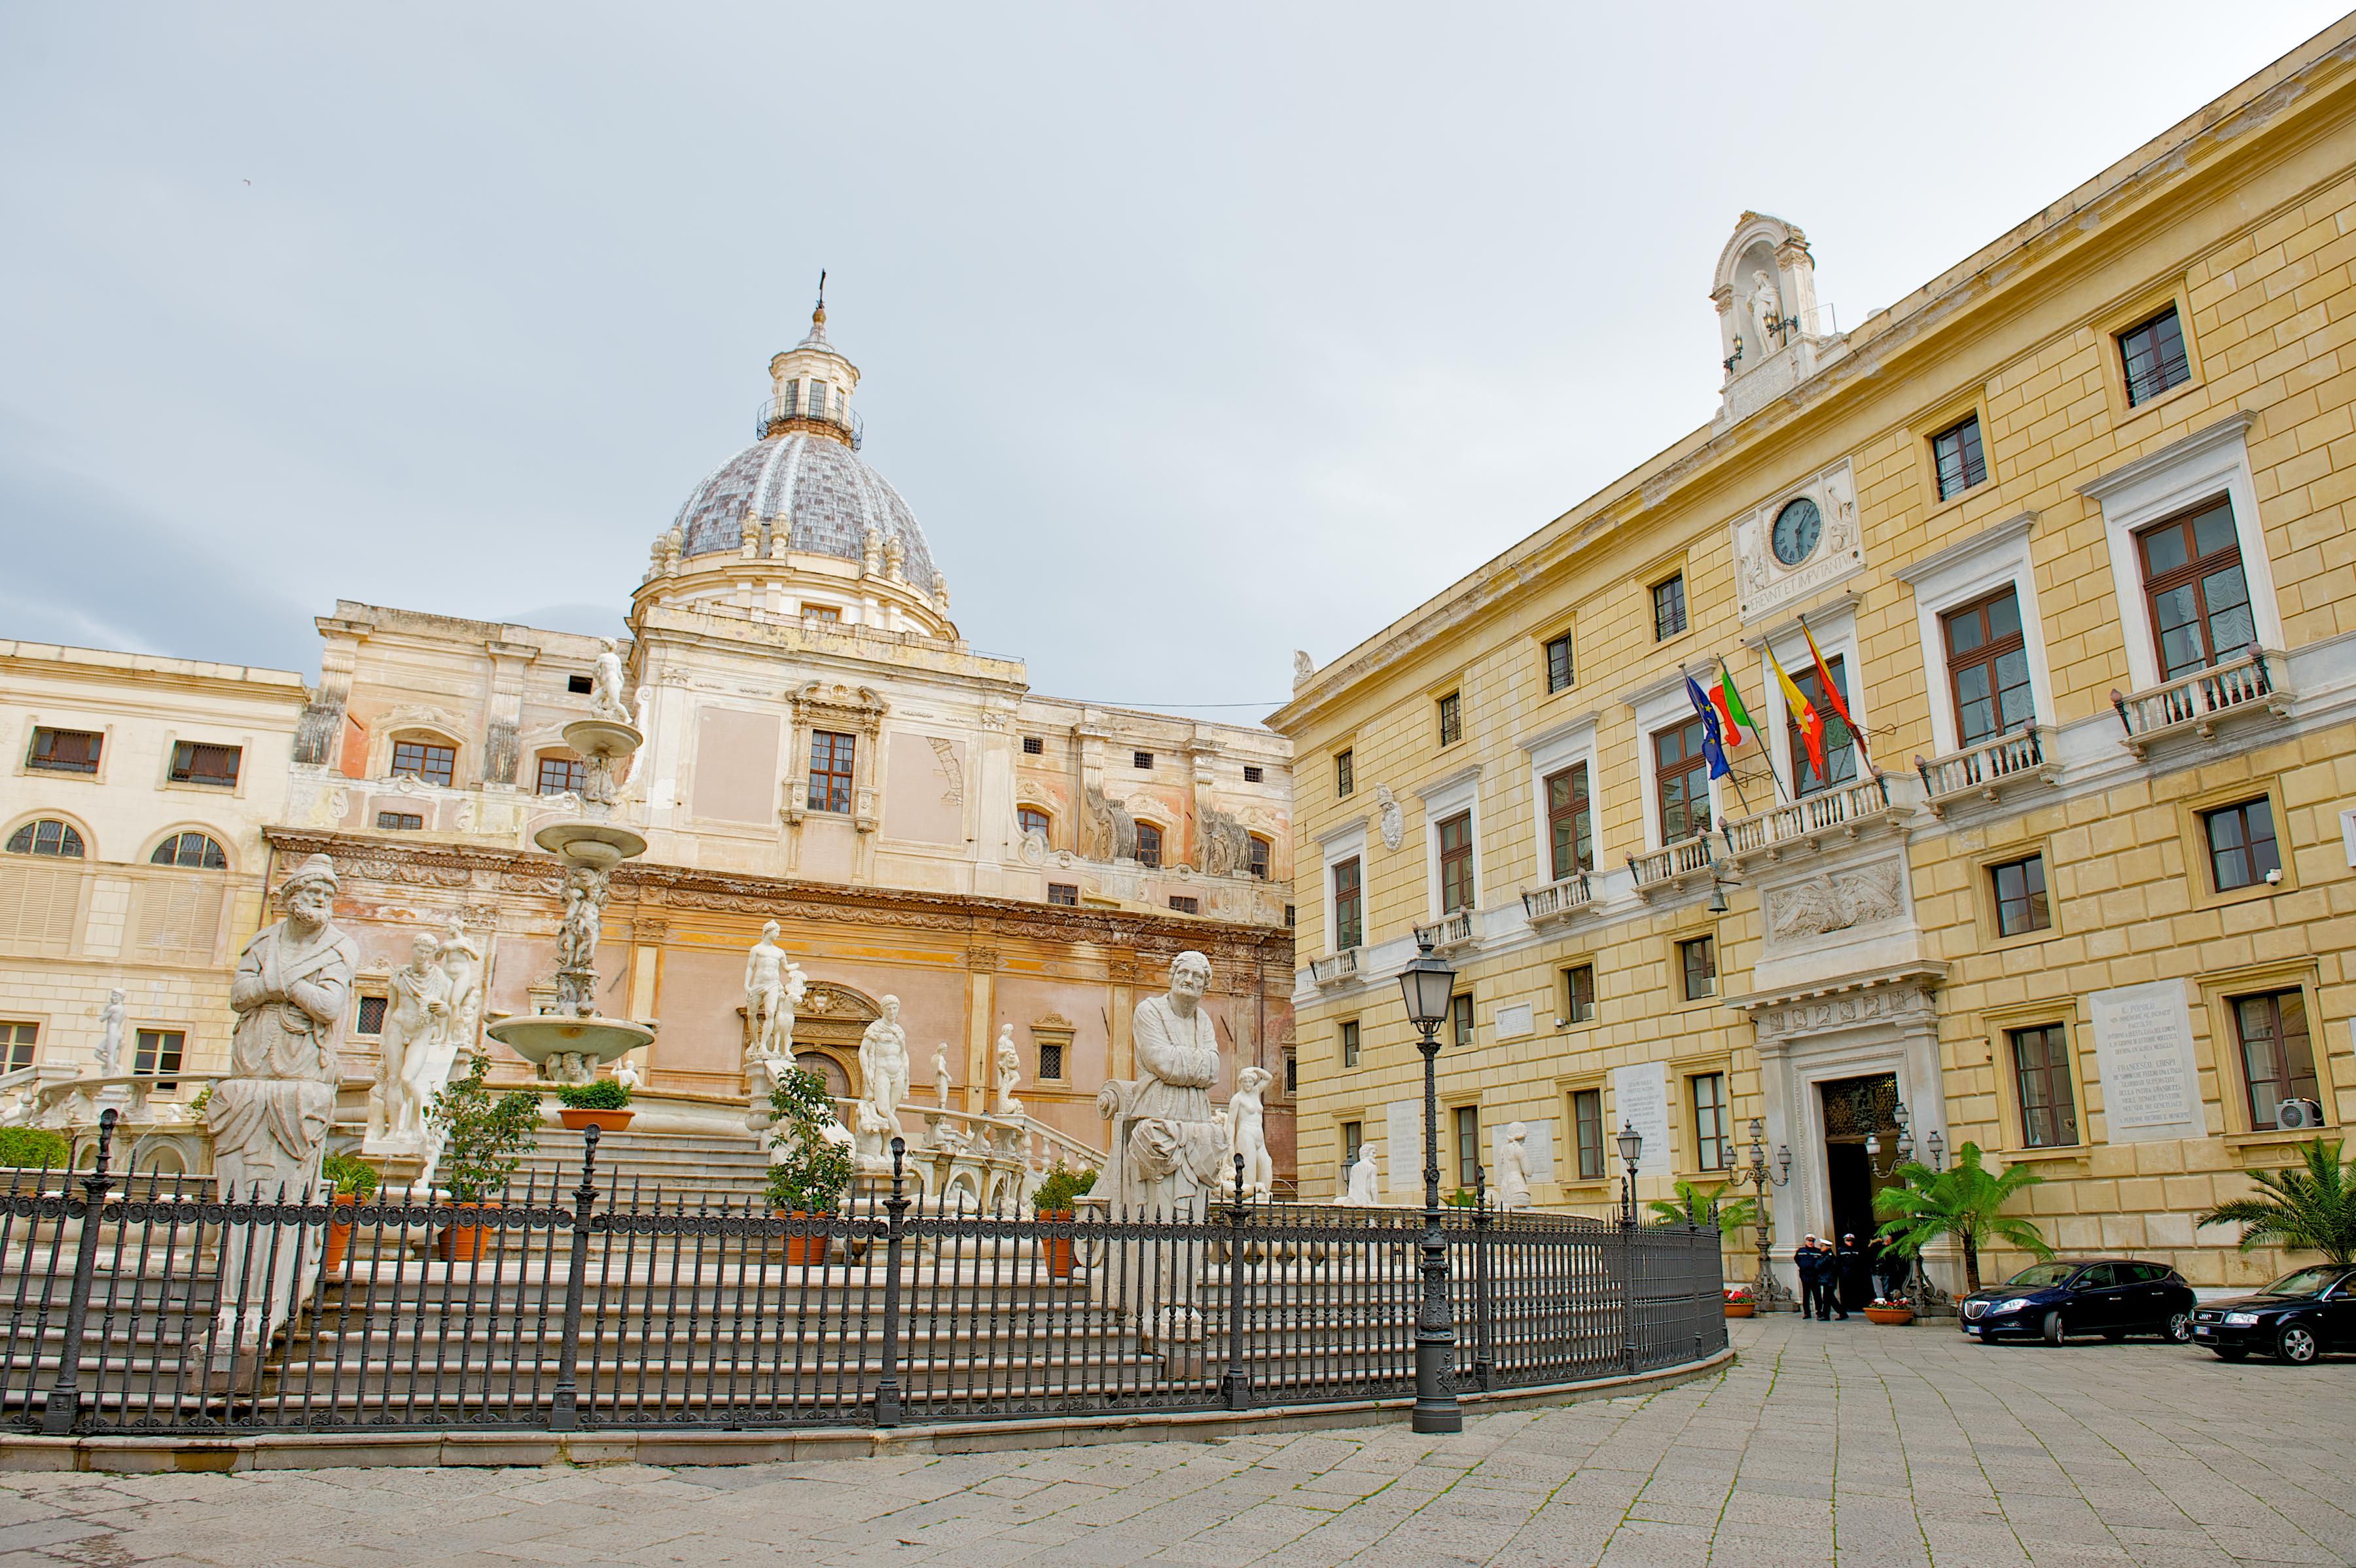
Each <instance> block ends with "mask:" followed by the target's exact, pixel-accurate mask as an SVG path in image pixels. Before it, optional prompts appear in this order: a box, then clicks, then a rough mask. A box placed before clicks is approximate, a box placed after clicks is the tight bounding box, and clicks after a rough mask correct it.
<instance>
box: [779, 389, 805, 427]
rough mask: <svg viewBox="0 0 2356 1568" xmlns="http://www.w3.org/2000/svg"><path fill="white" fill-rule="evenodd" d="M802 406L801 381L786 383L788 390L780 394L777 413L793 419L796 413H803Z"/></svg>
mask: <svg viewBox="0 0 2356 1568" xmlns="http://www.w3.org/2000/svg"><path fill="white" fill-rule="evenodd" d="M801 406H802V383H801V382H799V381H787V383H786V390H785V391H784V392H782V393H780V394H779V398H778V403H777V413H779V414H781V415H783V416H784V417H785V418H787V419H791V418H792V417H793V416H794V415H795V414H796V413H799V412H800V411H801Z"/></svg>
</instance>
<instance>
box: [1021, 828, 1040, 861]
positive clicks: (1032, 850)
mask: <svg viewBox="0 0 2356 1568" xmlns="http://www.w3.org/2000/svg"><path fill="white" fill-rule="evenodd" d="M1015 853H1016V854H1018V855H1019V856H1021V857H1022V861H1023V865H1031V866H1042V865H1046V864H1047V830H1046V829H1044V828H1031V829H1028V830H1026V831H1025V832H1023V843H1021V844H1020V845H1018V846H1017V847H1016V850H1015Z"/></svg>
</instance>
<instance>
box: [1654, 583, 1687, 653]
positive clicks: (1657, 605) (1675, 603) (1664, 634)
mask: <svg viewBox="0 0 2356 1568" xmlns="http://www.w3.org/2000/svg"><path fill="white" fill-rule="evenodd" d="M1685 628H1686V575H1685V574H1684V573H1683V572H1680V573H1678V574H1677V575H1676V576H1674V577H1670V578H1667V579H1666V580H1665V581H1662V582H1658V583H1655V584H1654V585H1653V640H1654V641H1655V642H1666V641H1668V639H1671V638H1673V637H1675V636H1676V635H1677V634H1678V633H1679V632H1682V631H1683V630H1685Z"/></svg>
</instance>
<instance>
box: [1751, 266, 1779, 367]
mask: <svg viewBox="0 0 2356 1568" xmlns="http://www.w3.org/2000/svg"><path fill="white" fill-rule="evenodd" d="M1782 327H1783V291H1782V290H1781V289H1779V288H1777V287H1776V286H1775V280H1774V279H1773V278H1772V277H1770V276H1768V275H1767V274H1765V273H1763V272H1754V273H1752V274H1751V330H1752V331H1753V332H1756V333H1757V334H1758V337H1757V338H1754V339H1753V341H1754V342H1756V343H1757V344H1758V345H1759V351H1760V352H1761V353H1762V354H1764V353H1765V352H1767V345H1768V344H1769V343H1771V342H1780V341H1781V340H1782V333H1781V330H1780V329H1781V328H1782Z"/></svg>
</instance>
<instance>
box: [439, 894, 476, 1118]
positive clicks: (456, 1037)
mask: <svg viewBox="0 0 2356 1568" xmlns="http://www.w3.org/2000/svg"><path fill="white" fill-rule="evenodd" d="M441 960H442V970H443V972H444V973H445V974H447V975H448V976H449V977H450V1019H449V1027H448V1028H447V1029H446V1030H445V1031H444V1034H445V1036H446V1037H447V1039H448V1041H449V1043H450V1044H452V1045H455V1046H456V1047H459V1048H460V1049H463V1050H470V1051H471V1050H473V1049H474V1048H475V1047H477V1045H478V1044H480V1041H479V1040H478V1039H477V1030H479V1029H480V1028H481V1027H482V1022H483V950H482V947H481V945H480V944H478V943H477V942H476V941H475V940H474V939H473V938H471V937H469V936H468V935H467V934H466V917H465V916H464V915H453V916H451V917H450V923H449V924H448V925H446V926H444V927H443V928H442V947H441ZM437 1087H438V1086H437Z"/></svg>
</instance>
